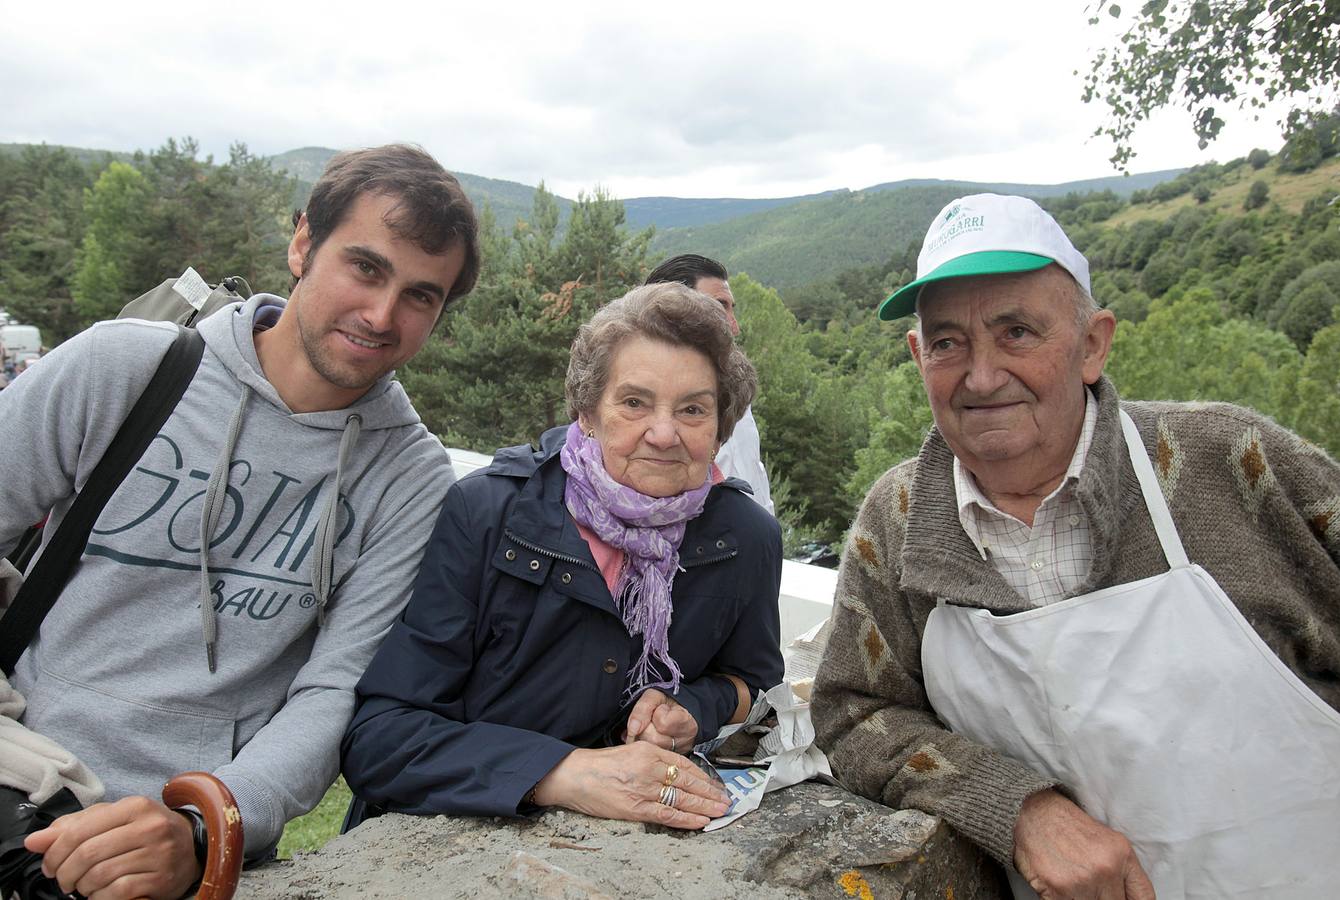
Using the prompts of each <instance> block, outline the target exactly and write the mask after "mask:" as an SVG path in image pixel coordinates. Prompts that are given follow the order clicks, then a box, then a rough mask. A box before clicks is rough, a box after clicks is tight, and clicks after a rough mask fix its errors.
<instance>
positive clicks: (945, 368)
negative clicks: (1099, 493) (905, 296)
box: [908, 266, 1115, 478]
mask: <svg viewBox="0 0 1340 900" xmlns="http://www.w3.org/2000/svg"><path fill="white" fill-rule="evenodd" d="M1074 289H1075V287H1074V284H1073V282H1072V281H1071V279H1070V276H1069V275H1067V274H1066V273H1065V272H1064V271H1063V270H1062V269H1060V268H1058V267H1057V266H1048V267H1046V268H1044V269H1039V270H1037V271H1035V272H1027V273H1023V274H1020V275H984V276H978V277H970V278H952V279H948V280H946V281H943V282H939V283H936V284H932V285H928V286H927V288H926V290H925V291H924V292H923V295H922V298H921V299H920V300H919V301H918V303H917V309H918V312H919V313H920V317H921V322H920V325H921V327H920V329H919V330H918V331H913V332H910V333H909V334H908V343H909V345H910V346H911V348H912V355H913V357H914V358H915V359H916V361H917V365H918V366H919V367H920V368H921V376H922V380H923V381H924V382H925V385H926V395H927V397H928V398H929V400H930V405H931V411H932V412H933V413H934V414H935V424H936V426H937V427H938V428H939V429H940V433H941V434H943V435H944V438H945V441H946V442H947V443H948V444H949V447H950V449H952V450H953V451H954V455H955V456H957V457H958V458H959V460H960V461H962V462H963V464H964V465H966V466H967V467H968V469H969V470H970V471H972V472H973V474H975V475H977V476H978V477H979V478H982V477H984V476H989V475H990V473H991V472H992V471H993V467H1004V466H1007V465H1011V466H1015V467H1016V472H1017V471H1018V467H1022V468H1023V469H1024V470H1025V471H1027V470H1029V469H1031V468H1035V469H1036V470H1037V471H1038V472H1039V473H1050V472H1052V471H1053V470H1055V469H1056V466H1057V465H1058V463H1059V466H1060V471H1062V472H1064V470H1065V468H1066V466H1067V465H1068V464H1069V461H1070V457H1071V456H1072V455H1073V453H1074V448H1075V444H1076V443H1077V441H1078V439H1079V432H1080V429H1081V427H1082V426H1083V421H1084V400H1085V398H1084V391H1085V385H1087V384H1093V383H1094V382H1095V381H1097V380H1098V378H1099V376H1100V375H1101V374H1102V371H1103V364H1104V362H1105V361H1106V359H1107V351H1108V349H1109V348H1110V346H1111V341H1112V329H1113V326H1114V325H1115V320H1114V319H1113V317H1112V314H1111V313H1110V312H1107V311H1105V310H1103V311H1099V312H1098V313H1095V314H1094V315H1093V316H1092V317H1091V318H1090V320H1089V323H1088V325H1087V327H1086V328H1085V329H1084V330H1083V331H1081V330H1080V328H1079V326H1078V325H1077V323H1076V314H1075V302H1074V299H1073V293H1072V292H1073V291H1074Z"/></svg>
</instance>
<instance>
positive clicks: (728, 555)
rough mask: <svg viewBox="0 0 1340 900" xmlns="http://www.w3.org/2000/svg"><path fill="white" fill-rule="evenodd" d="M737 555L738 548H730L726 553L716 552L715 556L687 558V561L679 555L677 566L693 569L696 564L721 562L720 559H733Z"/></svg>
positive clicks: (738, 553) (738, 552)
mask: <svg viewBox="0 0 1340 900" xmlns="http://www.w3.org/2000/svg"><path fill="white" fill-rule="evenodd" d="M739 555H740V551H739V550H730V551H727V552H726V553H719V554H717V555H716V556H709V557H706V558H705V559H691V560H689V561H688V562H685V561H684V558H683V557H682V556H681V557H680V558H679V567H680V568H681V569H686V570H687V569H693V568H697V567H698V566H705V565H707V564H708V563H714V562H721V561H722V560H727V559H734V558H735V557H737V556H739Z"/></svg>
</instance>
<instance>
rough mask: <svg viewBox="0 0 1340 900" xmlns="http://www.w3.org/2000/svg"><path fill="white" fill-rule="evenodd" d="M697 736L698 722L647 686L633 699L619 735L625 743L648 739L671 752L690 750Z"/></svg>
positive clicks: (677, 705)
mask: <svg viewBox="0 0 1340 900" xmlns="http://www.w3.org/2000/svg"><path fill="white" fill-rule="evenodd" d="M697 737H698V723H697V722H696V721H695V720H694V718H693V716H692V715H691V714H690V713H689V711H688V710H687V709H685V708H684V707H682V706H680V705H679V704H678V703H676V702H675V700H674V698H672V697H671V696H669V695H668V694H666V693H664V692H662V691H658V690H657V689H656V688H648V689H647V690H645V691H643V692H642V696H641V697H638V698H637V702H636V703H634V704H633V709H632V711H631V712H629V713H628V728H627V729H626V730H625V731H624V734H623V739H624V743H625V744H631V743H633V742H634V741H649V742H650V743H653V744H655V745H656V746H657V747H663V748H665V749H666V750H669V751H671V752H672V753H673V752H678V751H680V750H688V749H690V748H691V747H693V744H694V740H695V739H696V738H697Z"/></svg>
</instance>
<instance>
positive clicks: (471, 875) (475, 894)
mask: <svg viewBox="0 0 1340 900" xmlns="http://www.w3.org/2000/svg"><path fill="white" fill-rule="evenodd" d="M238 896H239V897H249V898H257V900H336V898H354V897H360V898H361V897H368V898H404V897H432V898H444V900H446V898H471V900H475V898H480V897H486V896H509V897H537V898H560V900H613V898H624V897H648V898H658V900H660V898H664V900H671V898H673V900H699V898H701V900H707V898H724V897H750V898H759V900H773V898H777V900H781V898H799V897H834V898H845V897H854V898H858V900H873V898H881V900H883V898H895V900H896V898H908V900H914V898H915V900H931V898H943V900H997V898H1003V897H1008V896H1009V895H1008V889H1007V888H1005V887H1004V885H1003V881H1002V876H1001V873H1000V870H999V868H998V867H997V866H996V865H995V864H994V863H992V862H990V861H989V860H988V859H987V858H986V857H985V856H984V855H983V854H981V853H980V852H979V851H978V850H977V849H976V848H975V847H974V846H973V845H972V844H970V843H969V842H968V841H967V840H966V839H964V838H962V837H960V836H959V835H958V834H956V833H954V832H953V831H952V830H951V829H950V828H949V826H947V825H946V824H945V823H944V822H943V821H942V820H940V819H938V818H936V817H934V816H928V815H925V814H923V813H920V812H915V811H912V810H893V809H889V808H888V807H885V806H881V805H880V804H877V803H872V802H871V801H869V800H865V799H862V798H860V797H856V796H854V795H852V794H850V793H847V792H846V791H844V790H842V789H841V788H836V787H830V786H827V785H820V784H814V783H807V784H801V785H796V786H795V787H792V788H787V789H786V790H783V791H780V792H777V793H774V794H770V795H768V796H767V797H766V798H765V799H764V802H763V806H762V807H761V808H760V809H758V810H755V811H754V812H751V813H749V814H748V815H747V816H745V817H744V818H742V819H740V820H739V821H737V822H735V823H733V824H731V825H729V826H727V827H726V828H723V829H721V830H720V831H716V832H713V833H711V834H697V833H687V832H680V831H675V830H672V829H666V828H661V827H658V826H644V825H639V824H633V823H628V822H611V821H607V820H604V819H592V818H589V817H587V816H584V815H580V814H578V813H571V812H564V811H562V810H553V811H550V812H547V813H545V814H544V815H541V816H539V817H537V818H535V819H530V820H520V821H517V820H504V819H495V818H466V817H448V816H434V817H421V816H402V815H386V816H382V817H381V818H378V819H373V820H371V821H369V822H366V823H364V824H363V825H362V826H361V827H359V828H358V829H356V830H354V831H352V832H350V833H349V834H346V835H342V836H340V837H338V838H336V839H335V840H333V841H331V842H330V843H329V844H327V845H326V846H325V847H324V848H322V849H321V850H319V851H317V852H315V853H305V854H300V855H299V856H298V857H297V858H295V859H293V860H292V861H289V862H280V863H273V864H271V865H268V866H262V867H260V868H258V869H255V870H252V871H249V872H245V873H243V877H242V883H241V886H240V887H239V889H238Z"/></svg>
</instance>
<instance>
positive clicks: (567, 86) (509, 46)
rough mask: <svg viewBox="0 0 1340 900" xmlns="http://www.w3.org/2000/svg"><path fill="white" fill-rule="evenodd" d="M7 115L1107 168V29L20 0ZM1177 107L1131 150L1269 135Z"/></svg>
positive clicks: (9, 47) (1028, 177) (14, 12)
mask: <svg viewBox="0 0 1340 900" xmlns="http://www.w3.org/2000/svg"><path fill="white" fill-rule="evenodd" d="M3 7H4V25H3V28H2V29H0V141H4V142H10V141H22V142H41V141H46V142H48V143H54V144H69V145H74V146H81V147H94V148H100V149H109V150H134V149H137V148H142V149H151V148H153V147H156V146H158V145H160V144H161V143H162V142H163V141H164V140H165V139H166V138H168V137H171V136H177V137H181V136H186V135H190V136H193V137H195V138H196V139H197V140H199V142H200V144H201V147H202V149H203V150H204V151H205V152H210V153H213V154H214V155H215V156H216V157H226V155H227V149H228V145H229V144H230V143H232V142H233V141H243V142H245V143H246V144H247V145H248V147H249V148H250V149H251V150H252V152H254V153H259V154H274V153H281V152H283V151H285V150H291V149H294V148H297V147H303V146H325V147H336V148H345V147H353V146H366V145H371V144H379V143H385V142H387V141H394V140H407V141H414V142H417V143H420V144H422V145H423V146H424V147H426V148H427V149H428V150H430V151H431V152H432V153H433V154H434V155H436V156H437V157H438V159H440V160H441V161H442V163H443V164H444V165H446V166H447V167H448V168H450V169H455V170H459V171H464V172H471V173H474V174H476V175H486V176H490V177H494V178H505V179H509V180H513V181H520V182H524V183H526V184H535V183H536V182H538V181H539V180H541V179H544V180H545V181H546V182H547V183H548V185H549V186H550V187H551V188H552V189H555V190H557V191H558V192H559V193H561V194H564V195H566V196H573V195H574V194H575V193H576V192H577V191H578V190H580V189H584V188H590V187H592V186H594V185H596V184H602V185H605V186H607V187H609V188H610V189H612V190H613V191H614V192H615V193H616V194H618V195H620V196H623V197H636V196H647V195H671V196H680V197H719V196H731V197H775V196H787V195H792V194H802V193H810V192H813V191H820V190H827V189H831V188H841V187H846V188H853V189H856V188H862V187H867V186H869V185H872V184H877V183H880V182H884V181H894V180H898V179H902V178H952V179H970V180H976V181H1018V182H1031V183H1048V184H1050V183H1057V182H1063V181H1070V180H1075V179H1080V178H1094V177H1101V176H1105V175H1109V174H1113V170H1112V167H1111V165H1110V164H1109V163H1108V162H1107V159H1108V157H1109V156H1110V155H1111V152H1112V148H1111V146H1110V143H1109V142H1108V141H1106V140H1104V139H1100V138H1090V137H1089V135H1090V134H1091V133H1092V132H1093V130H1094V128H1095V127H1096V126H1097V125H1098V124H1099V122H1100V121H1102V117H1103V109H1102V108H1101V107H1099V106H1096V105H1085V104H1084V103H1082V102H1081V101H1080V94H1081V90H1082V79H1081V77H1080V76H1079V75H1076V74H1074V71H1075V70H1076V69H1079V70H1080V71H1081V72H1083V71H1085V70H1086V69H1087V66H1088V60H1089V59H1090V58H1091V56H1092V54H1093V52H1094V51H1095V50H1096V49H1097V48H1099V47H1100V46H1104V45H1106V44H1107V43H1110V42H1111V41H1112V40H1113V36H1114V33H1113V31H1112V29H1111V28H1110V27H1109V28H1106V30H1104V29H1102V28H1097V27H1091V26H1089V25H1088V24H1087V18H1088V13H1087V12H1086V4H1085V2H1084V0H1071V2H1065V0H1045V2H1041V0H1028V2H1023V3H1007V2H999V0H996V2H977V0H951V2H934V0H932V2H922V3H916V4H912V3H898V2H892V3H889V2H886V3H883V4H876V3H874V2H865V3H860V4H857V3H847V2H841V0H819V2H814V0H811V2H807V3H790V2H779V0H771V2H768V3H754V2H732V0H714V2H710V3H699V2H697V0H671V2H662V3H654V2H653V3H646V2H643V3H630V2H622V3H595V2H585V0H549V2H545V3H532V2H528V0H527V2H520V0H512V2H508V3H493V4H486V3H471V4H459V5H458V4H455V3H450V2H448V3H437V4H432V5H431V6H430V5H429V4H428V3H424V2H419V3H408V2H400V0H374V2H370V0H362V2H359V3H343V2H331V3H324V4H320V5H317V4H312V5H306V4H294V3H291V2H274V0H271V2H268V3H256V2H253V0H229V2H225V3H211V4H207V5H206V4H193V3H190V2H185V0H177V2H173V3H161V4H160V3H147V2H135V0H130V2H127V3H120V4H114V3H106V2H99V3H97V4H85V3H59V2H50V0H48V2H33V0H27V2H22V3H20V2H10V3H5V4H3ZM1226 118H1227V119H1228V121H1229V125H1228V127H1226V128H1225V130H1224V133H1223V135H1222V137H1221V138H1220V140H1219V141H1218V142H1216V143H1215V144H1212V145H1211V147H1210V148H1209V149H1208V150H1207V151H1204V152H1202V151H1199V150H1197V149H1196V142H1195V139H1194V137H1193V136H1192V134H1191V131H1190V128H1189V126H1188V124H1187V123H1188V121H1189V119H1188V117H1187V116H1186V114H1185V113H1181V112H1179V113H1175V114H1169V115H1163V116H1160V117H1158V118H1157V119H1156V120H1155V121H1153V122H1151V123H1148V124H1146V125H1145V126H1144V127H1143V128H1142V129H1141V130H1139V131H1138V132H1137V133H1136V137H1135V147H1136V150H1137V151H1138V153H1139V155H1138V156H1137V158H1136V159H1135V160H1134V162H1133V163H1132V171H1147V170H1152V169H1163V168H1172V167H1177V166H1187V165H1194V164H1195V163H1197V162H1203V161H1206V160H1208V159H1218V160H1220V161H1225V160H1228V159H1231V158H1233V157H1235V156H1241V155H1243V154H1245V153H1246V152H1247V151H1249V150H1250V149H1252V148H1253V147H1256V146H1263V147H1266V148H1268V149H1270V150H1271V151H1274V150H1276V149H1278V148H1279V146H1280V143H1281V142H1280V138H1279V127H1278V125H1277V117H1276V116H1271V115H1267V116H1264V117H1263V119H1262V121H1260V122H1252V121H1251V116H1250V115H1249V114H1247V113H1240V112H1237V111H1233V113H1232V114H1226Z"/></svg>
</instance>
